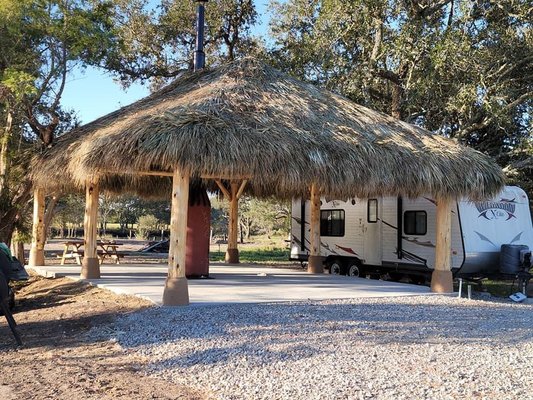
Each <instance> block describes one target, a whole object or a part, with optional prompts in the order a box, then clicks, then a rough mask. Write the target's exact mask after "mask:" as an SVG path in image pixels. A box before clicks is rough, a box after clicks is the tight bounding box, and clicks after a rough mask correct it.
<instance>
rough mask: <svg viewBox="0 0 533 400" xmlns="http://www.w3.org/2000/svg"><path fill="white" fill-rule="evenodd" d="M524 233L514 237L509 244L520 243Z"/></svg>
mask: <svg viewBox="0 0 533 400" xmlns="http://www.w3.org/2000/svg"><path fill="white" fill-rule="evenodd" d="M522 233H524V232H523V231H522V232H520V233H519V234H518V235H516V236H515V237H514V239H513V240H511V241H510V242H509V244H513V243H514V242H518V241H519V240H520V237H521V236H522Z"/></svg>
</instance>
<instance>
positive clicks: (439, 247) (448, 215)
mask: <svg viewBox="0 0 533 400" xmlns="http://www.w3.org/2000/svg"><path fill="white" fill-rule="evenodd" d="M453 204H454V201H452V200H451V199H437V222H436V224H437V240H436V248H435V269H434V270H433V273H432V275H431V291H432V292H435V293H451V292H453V276H452V271H451V268H452V256H451V253H452V205H453Z"/></svg>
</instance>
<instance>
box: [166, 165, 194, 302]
mask: <svg viewBox="0 0 533 400" xmlns="http://www.w3.org/2000/svg"><path fill="white" fill-rule="evenodd" d="M188 207H189V172H188V171H183V170H180V169H176V170H175V171H174V175H173V178H172V204H171V211H170V212H171V214H170V215H171V216H170V242H169V250H168V276H167V280H166V282H165V290H164V291H163V305H165V306H186V305H188V304H189V287H188V285H187V278H186V277H185V250H186V244H187V212H188Z"/></svg>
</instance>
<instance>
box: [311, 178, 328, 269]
mask: <svg viewBox="0 0 533 400" xmlns="http://www.w3.org/2000/svg"><path fill="white" fill-rule="evenodd" d="M310 223H311V237H310V251H309V264H308V267H307V272H309V273H311V274H322V273H323V272H324V265H323V264H322V257H321V256H320V192H319V190H318V188H317V187H316V184H314V183H313V184H312V185H311V221H310Z"/></svg>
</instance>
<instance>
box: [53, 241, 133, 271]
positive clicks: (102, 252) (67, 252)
mask: <svg viewBox="0 0 533 400" xmlns="http://www.w3.org/2000/svg"><path fill="white" fill-rule="evenodd" d="M96 244H97V246H98V249H97V252H96V253H97V256H98V259H99V260H100V264H102V263H103V262H104V260H105V259H106V258H111V259H112V260H115V263H116V264H120V259H121V258H122V257H124V254H120V253H119V252H118V248H119V247H120V246H122V243H115V242H109V241H105V240H98V241H97V242H96ZM63 245H64V248H63V254H62V255H58V256H57V257H58V258H60V259H61V265H65V260H68V259H74V260H76V264H78V265H81V259H82V257H83V254H84V252H83V250H82V247H83V245H84V242H83V240H68V241H66V242H64V243H63Z"/></svg>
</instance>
